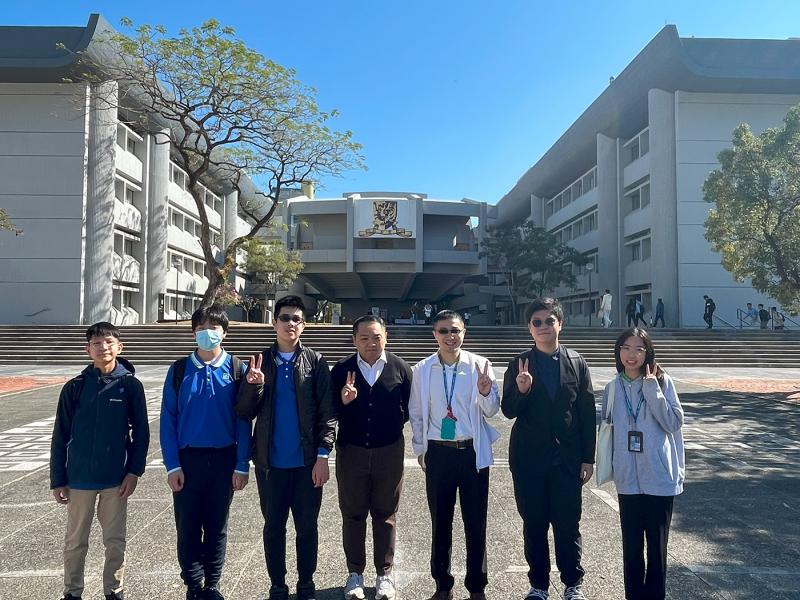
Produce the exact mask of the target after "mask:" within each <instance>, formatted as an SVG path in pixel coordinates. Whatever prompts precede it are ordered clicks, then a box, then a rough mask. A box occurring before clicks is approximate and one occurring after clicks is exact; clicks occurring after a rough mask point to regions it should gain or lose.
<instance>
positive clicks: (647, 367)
mask: <svg viewBox="0 0 800 600" xmlns="http://www.w3.org/2000/svg"><path fill="white" fill-rule="evenodd" d="M644 378H645V379H656V372H655V369H653V370H652V371H651V370H650V365H649V364H648V363H644Z"/></svg>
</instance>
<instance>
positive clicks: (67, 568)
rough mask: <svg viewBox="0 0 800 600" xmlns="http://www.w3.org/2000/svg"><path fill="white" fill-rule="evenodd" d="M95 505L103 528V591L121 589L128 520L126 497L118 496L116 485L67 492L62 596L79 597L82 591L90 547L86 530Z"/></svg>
mask: <svg viewBox="0 0 800 600" xmlns="http://www.w3.org/2000/svg"><path fill="white" fill-rule="evenodd" d="M95 506H97V520H98V521H99V522H100V528H101V529H102V531H103V545H104V546H105V548H106V559H105V566H104V567H103V593H104V594H111V593H115V592H121V591H122V576H123V573H124V571H125V527H126V523H127V516H128V511H127V506H128V500H127V498H125V499H123V498H120V497H119V487H113V488H108V489H105V490H74V489H70V491H69V503H68V504H67V534H66V536H65V537H64V595H67V594H72V595H73V596H80V595H81V594H82V593H83V587H84V578H83V571H84V566H85V564H86V552H87V551H88V550H89V532H90V531H91V528H92V521H93V519H94V512H95Z"/></svg>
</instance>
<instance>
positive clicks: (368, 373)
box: [356, 351, 386, 387]
mask: <svg viewBox="0 0 800 600" xmlns="http://www.w3.org/2000/svg"><path fill="white" fill-rule="evenodd" d="M356 356H358V358H357V359H356V362H357V363H358V370H359V371H361V374H362V375H363V376H364V379H366V380H367V383H368V384H369V387H372V386H373V385H375V382H376V381H378V377H380V376H381V373H383V367H384V365H386V352H385V351H384V352H381V355H380V356H379V357H378V360H376V361H375V364H374V365H370V364H369V363H368V362H367V361H365V360H364V359H363V358H361V355H360V354H357V355H356Z"/></svg>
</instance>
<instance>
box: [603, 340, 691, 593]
mask: <svg viewBox="0 0 800 600" xmlns="http://www.w3.org/2000/svg"><path fill="white" fill-rule="evenodd" d="M655 356H656V354H655V348H654V346H653V341H652V340H651V338H650V336H649V335H648V334H647V332H646V331H645V330H644V329H639V328H635V327H634V328H632V329H628V330H626V331H624V332H623V333H622V335H620V336H619V338H618V339H617V341H616V344H615V345H614V357H615V358H616V366H617V372H618V375H617V377H615V378H614V379H612V380H611V381H610V382H609V383H608V385H607V386H606V388H605V391H604V392H603V412H602V413H601V414H603V415H605V414H606V406H607V405H608V401H609V397H610V396H611V395H612V394H613V398H614V401H613V408H612V414H611V419H612V422H613V424H614V452H613V461H612V464H613V472H614V484H615V485H616V488H617V493H618V498H619V515H620V524H621V527H622V561H623V570H624V576H625V598H626V599H627V600H645V599H647V600H662V599H663V598H664V597H665V595H666V570H667V540H668V537H669V527H670V522H671V520H672V506H673V501H674V499H675V496H677V495H678V494H680V493H681V492H682V491H683V480H684V477H685V473H686V468H685V461H684V451H683V436H682V434H681V427H682V426H683V408H682V407H681V403H680V400H679V399H678V393H677V392H676V391H675V385H674V383H673V382H672V379H671V378H670V376H669V375H667V374H666V373H665V372H664V370H663V369H662V368H661V367H660V366H659V364H658V363H657V362H656V360H655ZM645 542H646V544H647V551H646V554H645ZM645 556H646V561H645Z"/></svg>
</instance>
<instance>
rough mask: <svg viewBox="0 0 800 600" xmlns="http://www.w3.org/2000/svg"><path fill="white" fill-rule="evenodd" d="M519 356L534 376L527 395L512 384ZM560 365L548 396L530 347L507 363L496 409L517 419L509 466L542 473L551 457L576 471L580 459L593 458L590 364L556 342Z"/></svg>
mask: <svg viewBox="0 0 800 600" xmlns="http://www.w3.org/2000/svg"><path fill="white" fill-rule="evenodd" d="M519 359H522V360H523V361H524V360H528V368H529V370H530V373H531V375H532V376H533V387H532V388H531V389H530V390H529V391H528V393H527V394H520V393H519V390H518V389H517V382H516V378H517V374H518V373H519V369H518V360H519ZM559 370H560V382H561V383H560V387H559V389H558V392H557V393H556V397H555V399H551V398H550V396H549V394H548V393H547V390H546V389H545V386H544V384H543V383H542V381H541V380H540V378H539V377H537V374H536V361H535V360H534V353H533V350H529V351H527V352H524V353H522V354H520V355H519V356H517V357H515V358H514V359H513V360H511V362H509V363H508V370H507V371H506V374H505V377H504V379H503V399H502V402H501V404H500V408H501V410H502V411H503V414H504V415H505V416H506V417H508V418H509V419H513V418H516V421H515V422H514V425H513V427H512V429H511V442H510V444H509V465H510V467H511V470H512V471H515V472H519V471H525V472H528V473H532V474H543V473H544V472H545V471H546V470H547V469H548V468H549V467H550V466H551V465H552V464H553V461H554V460H555V459H556V457H558V459H559V460H560V462H561V464H563V465H564V466H565V467H566V468H567V469H568V470H569V471H571V472H574V473H576V474H577V473H578V472H579V470H580V465H581V464H582V463H588V464H593V463H594V452H595V443H596V419H595V402H594V393H593V392H592V378H591V374H590V373H589V367H588V366H587V365H586V361H585V360H584V359H583V357H582V356H581V355H580V354H578V353H577V352H574V351H573V350H568V349H567V348H566V347H564V346H561V347H560V358H559Z"/></svg>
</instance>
